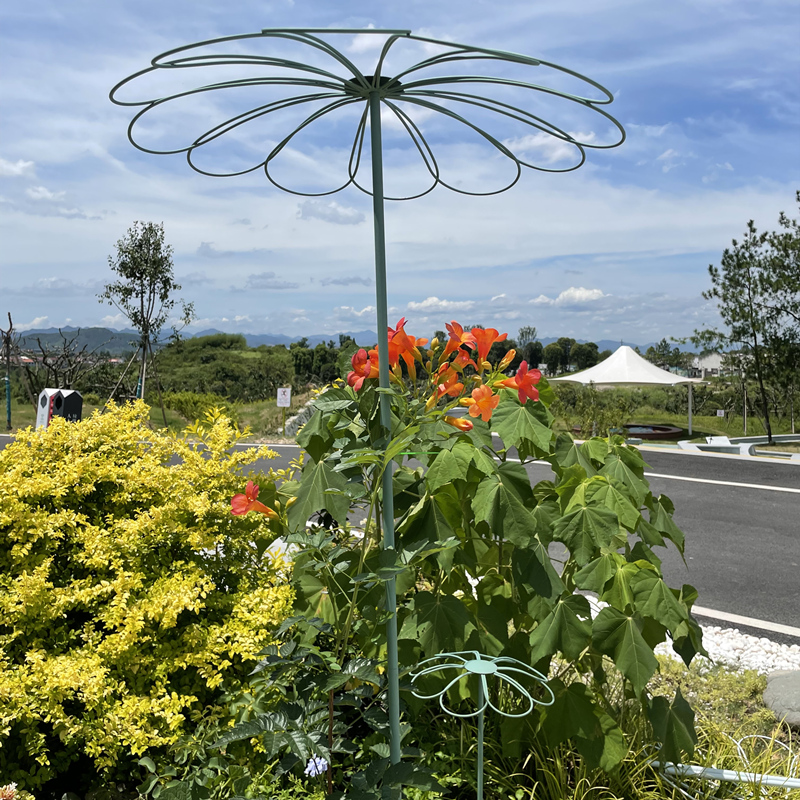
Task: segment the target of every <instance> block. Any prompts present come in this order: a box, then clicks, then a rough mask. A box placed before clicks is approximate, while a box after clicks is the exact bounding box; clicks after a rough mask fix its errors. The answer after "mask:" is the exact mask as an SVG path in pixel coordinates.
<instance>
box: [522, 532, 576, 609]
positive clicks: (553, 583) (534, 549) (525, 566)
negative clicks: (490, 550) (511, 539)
mask: <svg viewBox="0 0 800 800" xmlns="http://www.w3.org/2000/svg"><path fill="white" fill-rule="evenodd" d="M511 573H512V575H513V576H514V583H515V584H516V586H517V588H519V589H520V590H521V591H522V592H523V593H524V595H526V596H528V597H529V596H530V595H531V594H535V595H538V596H540V597H544V598H546V599H547V600H549V601H550V602H553V601H554V600H555V599H556V598H557V597H559V596H560V595H561V593H562V592H563V591H564V584H563V583H562V581H561V578H560V577H559V575H558V573H557V572H556V570H555V568H554V567H553V564H552V562H551V561H550V556H549V555H548V553H547V548H546V547H545V546H544V545H543V544H542V543H541V542H540V541H539V540H538V539H536V538H534V539H532V540H531V542H530V544H529V545H528V546H527V547H515V548H514V551H513V553H512V554H511Z"/></svg>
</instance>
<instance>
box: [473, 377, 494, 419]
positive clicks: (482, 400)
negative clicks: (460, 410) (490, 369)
mask: <svg viewBox="0 0 800 800" xmlns="http://www.w3.org/2000/svg"><path fill="white" fill-rule="evenodd" d="M499 402H500V397H499V396H498V395H496V394H493V393H492V390H491V389H490V388H489V387H488V386H486V385H485V384H484V385H483V386H479V387H478V388H477V389H473V390H472V403H471V405H470V407H469V415H470V416H471V417H478V416H479V417H480V418H481V419H482V420H483V421H484V422H488V421H489V420H490V419H491V417H492V411H494V410H495V409H496V408H497V404H498V403H499Z"/></svg>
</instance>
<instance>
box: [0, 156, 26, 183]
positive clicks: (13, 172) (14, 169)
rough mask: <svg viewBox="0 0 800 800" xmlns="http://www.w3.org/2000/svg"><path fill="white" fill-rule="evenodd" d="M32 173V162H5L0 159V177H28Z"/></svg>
mask: <svg viewBox="0 0 800 800" xmlns="http://www.w3.org/2000/svg"><path fill="white" fill-rule="evenodd" d="M32 173H33V161H23V160H22V159H20V160H19V161H6V160H5V159H4V158H0V175H3V176H5V177H7V178H16V177H19V176H20V175H30V174H32Z"/></svg>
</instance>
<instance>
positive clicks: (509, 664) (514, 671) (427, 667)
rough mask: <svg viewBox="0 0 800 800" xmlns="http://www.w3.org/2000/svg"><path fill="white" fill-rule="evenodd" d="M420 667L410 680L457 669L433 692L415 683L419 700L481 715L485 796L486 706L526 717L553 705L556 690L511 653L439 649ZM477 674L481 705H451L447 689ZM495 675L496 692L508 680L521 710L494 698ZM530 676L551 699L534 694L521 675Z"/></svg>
mask: <svg viewBox="0 0 800 800" xmlns="http://www.w3.org/2000/svg"><path fill="white" fill-rule="evenodd" d="M417 669H418V670H419V671H417V672H412V673H411V684H412V686H413V685H414V684H416V682H417V681H418V680H420V679H421V678H425V677H426V676H428V675H433V674H436V673H450V674H452V672H453V671H455V673H456V674H455V676H453V677H451V678H450V680H449V681H448V682H447V683H446V684H445V686H444V687H443V688H441V689H439V690H438V691H436V692H434V693H433V694H423V693H421V692H419V691H418V690H417V689H416V687H415V688H414V689H412V691H413V692H414V696H415V697H418V698H419V699H420V700H433V699H438V701H439V705H440V706H441V707H442V711H444V712H445V713H446V714H450V716H452V717H458V718H459V719H470V718H472V717H477V718H478V759H477V760H478V800H483V714H484V712H485V711H486V709H487V708H491V709H492V711H494V712H496V713H497V714H500V716H503V717H511V718H517V717H526V716H527V715H528V714H530V713H531V712H532V711H533V709H534V707H535V706H537V705H538V706H551V705H553V703H554V702H555V699H556V698H555V695H554V694H553V690H552V689H551V688H550V687H549V686H548V685H547V678H545V676H544V675H542V673H541V672H539V671H538V670H535V669H534V668H533V667H530V666H528V665H527V664H524V663H523V662H522V661H518V660H517V659H516V658H510V657H509V656H498V657H495V658H490V657H488V656H484V655H481V654H480V653H478V652H477V651H475V650H467V651H462V652H458V653H440V654H439V655H437V656H433V657H432V658H426V659H425V660H424V661H422V662H420V663H419V664H418V665H417ZM472 676H475V678H476V679H477V684H478V708H477V710H476V711H470V712H469V713H459V712H457V711H455V710H454V709H452V708H450V707H449V706H448V705H447V704H446V703H445V697H446V696H447V693H448V692H449V691H450V690H451V689H453V688H454V687H455V686H456V684H458V683H460V682H461V681H468V680H469V678H470V677H472ZM489 677H493V678H494V679H495V682H496V684H497V686H496V691H495V696H498V695H499V694H500V688H501V687H502V686H503V684H506V686H505V688H507V689H513V690H514V691H515V693H516V695H517V697H516V700H517V702H520V701H521V702H522V711H515V712H511V711H502V710H501V709H500V708H499V707H498V706H497V705H496V704H495V703H493V702H492V700H491V697H492V693H491V692H490V691H489V682H488V680H487V678H489ZM525 678H527V679H528V681H529V682H530V681H533V682H534V683H538V684H540V685H541V686H542V688H543V689H544V690H545V691H546V692H547V694H548V695H549V699H546V700H542V699H539V698H536V697H534V696H533V695H532V694H531V692H530V691H529V690H528V689H527V688H526V687H525V685H524V684H523V683H522V682H521V680H520V679H525Z"/></svg>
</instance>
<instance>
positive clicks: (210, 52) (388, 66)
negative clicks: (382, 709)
mask: <svg viewBox="0 0 800 800" xmlns="http://www.w3.org/2000/svg"><path fill="white" fill-rule="evenodd" d="M341 34H344V35H346V36H347V37H348V38H347V40H346V42H345V45H346V46H345V47H344V48H343V49H344V50H347V52H351V51H354V50H355V51H359V50H360V51H362V52H370V51H371V50H373V49H374V50H376V52H377V53H378V55H377V60H376V62H375V66H374V68H373V69H372V72H371V73H369V74H367V72H365V71H363V70H362V69H360V68H359V67H358V66H356V64H355V63H354V62H353V61H352V60H351V59H350V58H349V57H348V56H347V55H345V53H344V52H343V50H342V49H337V48H336V47H334V46H333V45H332V44H330V43H329V42H328V41H327V40H326V38H324V37H328V38H330V37H331V36H332V35H341ZM355 34H360V35H361V36H360V37H356V38H357V39H358V40H360V41H361V42H362V45H361V46H360V47H356V46H354V44H353V39H352V38H351V37H352V36H353V35H355ZM378 36H382V37H383V39H379V38H374V37H378ZM334 38H335V36H334ZM365 39H366V40H367V44H363V42H364V40H365ZM373 42H374V44H375V45H376V47H372V46H371V45H372V43H373ZM259 47H260V48H262V49H265V50H266V52H265V53H264V54H261V53H258V52H252V51H253V50H256V49H258V48H259ZM404 48H406V49H408V48H412V49H413V50H414V52H415V53H416V55H419V51H420V50H422V51H423V52H422V54H423V55H424V54H429V55H428V57H426V58H423V59H422V60H418V61H416V62H414V63H412V64H411V65H403V66H402V67H398V68H397V69H396V70H394V69H393V67H394V63H395V61H397V60H398V58H402V56H403V55H407V54H406V53H403V52H398V51H402V50H403V49H404ZM287 49H288V50H289V53H288V55H290V56H291V57H287ZM224 50H233V51H235V52H224ZM298 50H299V53H297V51H298ZM431 53H433V54H432V55H430V54H431ZM470 64H473V65H475V66H476V67H479V68H480V72H478V73H477V74H476V73H467V74H460V73H459V71H458V70H460V69H462V68H463V67H464V66H468V67H469V65H470ZM186 70H194V71H196V70H201V71H202V72H203V73H204V74H205V73H206V72H211V73H212V75H211V80H210V81H209V82H207V83H204V84H202V85H199V86H198V85H193V84H192V83H191V82H189V83H188V84H186V83H182V84H181V86H180V87H179V88H177V89H176V88H175V87H173V88H172V89H167V90H166V91H164V88H163V86H162V85H161V82H159V80H157V82H156V86H155V90H156V91H157V92H158V95H157V96H156V97H154V98H151V99H145V100H143V99H128V98H127V97H126V95H127V93H128V91H130V90H131V89H136V88H137V87H139V86H140V85H141V83H142V82H143V81H145V82H146V81H149V80H152V79H153V78H157V79H162V80H163V79H164V78H165V76H167V75H168V76H169V77H170V78H177V77H178V76H180V77H181V78H186V77H187V72H186ZM492 71H494V72H495V73H498V74H491V73H492ZM481 73H482V74H481ZM528 73H531V75H529V74H528ZM543 73H546V77H549V78H550V79H551V80H550V85H545V83H534V82H531V81H530V80H529V79H528V78H529V77H536V78H539V77H543ZM566 84H569V85H570V87H571V88H574V87H573V86H572V84H575V85H577V87H579V88H580V89H581V91H583V92H586V93H589V94H593V95H594V96H593V97H590V96H584V94H575V93H572V92H570V91H567V90H566V88H564V86H565V85H566ZM239 89H248V90H250V95H249V99H248V100H246V101H245V105H244V109H245V110H243V111H242V110H240V109H239V108H238V107H237V111H238V113H234V114H230V115H225V114H223V115H222V116H223V117H224V118H223V119H222V120H221V121H218V122H215V124H213V125H212V126H211V127H205V128H204V129H201V130H200V131H197V132H196V133H198V134H199V135H195V133H189V134H188V136H187V138H186V140H184V141H183V142H182V143H181V144H180V146H178V147H152V146H147V145H146V144H143V143H142V142H141V141H140V138H141V137H140V135H139V134H140V133H141V130H140V126H142V125H145V128H146V124H147V123H149V122H156V126H154V127H152V128H151V129H150V131H151V132H152V131H153V130H160V127H163V124H161V123H159V122H158V121H157V120H155V119H154V117H153V115H154V113H155V112H159V111H161V112H163V111H164V110H165V105H167V104H170V103H172V104H174V103H175V101H182V100H185V99H188V100H189V101H192V100H194V101H198V100H202V101H203V103H204V104H205V106H206V107H208V106H213V105H214V103H212V102H211V99H212V98H219V95H218V94H217V93H218V92H226V93H227V94H231V93H232V92H233V94H237V93H236V92H234V91H233V90H239ZM297 90H299V91H297ZM270 92H272V93H275V92H277V93H278V94H279V95H280V96H278V97H277V99H274V100H270V101H269V102H263V100H265V99H267V97H268V96H269V95H270ZM487 92H490V93H492V94H494V95H495V97H490V96H488V95H487ZM375 93H377V94H378V96H379V99H380V102H381V104H382V107H383V108H384V116H385V118H386V120H387V122H386V124H387V125H388V126H389V127H391V128H392V129H393V132H394V133H396V132H399V133H400V134H403V135H405V134H407V136H408V137H409V138H410V142H411V143H412V145H413V146H412V147H411V150H412V152H415V153H416V154H417V155H418V157H419V159H420V162H421V164H422V165H423V167H424V170H426V171H427V174H428V175H429V178H430V180H429V181H426V184H427V185H426V186H424V188H422V190H421V191H412V192H409V193H406V194H402V195H397V196H394V197H389V196H386V198H385V199H391V200H406V199H411V198H414V197H420V196H422V195H424V194H427V193H428V192H430V191H431V190H432V189H434V188H435V187H436V186H437V185H442V186H445V187H447V188H449V189H452V190H453V191H456V192H460V193H462V194H470V195H487V194H497V193H499V192H502V191H505V190H506V189H508V188H510V187H511V186H513V185H514V184H515V183H516V182H517V181H518V180H519V177H520V175H521V173H522V168H523V167H528V168H530V169H534V170H540V171H543V172H568V171H571V170H574V169H577V168H578V167H580V166H581V165H582V164H583V163H584V161H585V160H586V149H588V148H594V149H608V148H612V147H616V146H618V145H620V144H622V142H623V141H624V139H625V133H624V130H623V128H622V126H621V125H620V124H619V122H617V121H616V120H615V119H614V118H613V117H612V116H611V115H610V114H609V113H608V112H607V111H606V110H605V109H604V108H603V106H605V105H607V104H609V103H610V102H611V101H612V100H613V97H612V95H611V93H610V92H609V91H608V90H607V89H605V88H603V87H602V86H601V85H600V84H598V83H596V82H595V81H593V80H591V79H589V78H586V77H585V76H582V75H580V74H579V73H577V72H573V71H572V70H569V69H566V68H564V67H560V66H558V65H556V64H552V63H550V62H547V61H543V60H540V59H536V58H531V57H528V56H523V55H517V54H514V53H507V52H503V51H500V50H489V49H485V48H479V47H470V46H467V45H462V44H456V43H453V42H446V41H440V40H437V39H431V38H428V37H424V36H414V35H412V34H411V32H410V31H395V30H374V29H367V30H333V29H331V30H328V29H305V30H293V29H265V30H263V31H261V32H260V33H253V34H243V35H240V36H228V37H223V38H219V39H210V40H207V41H204V42H199V43H196V44H191V45H187V46H184V47H179V48H176V49H174V50H170V51H168V52H166V53H163V54H161V55H159V56H157V57H156V58H154V59H153V60H152V62H151V66H149V67H148V68H147V69H144V70H141V71H140V72H137V73H135V74H134V75H131V76H129V77H128V78H126V79H125V80H123V81H121V82H120V83H119V84H117V85H116V86H115V87H114V88H113V89H112V90H111V95H110V97H111V100H112V101H113V102H114V103H116V104H118V105H122V106H134V107H141V110H140V111H138V113H137V114H136V115H135V116H134V118H133V120H132V121H131V123H130V125H129V127H128V138H129V139H130V141H131V143H132V144H133V145H134V146H135V147H137V148H139V149H140V150H143V151H144V152H147V153H157V154H177V153H185V154H186V158H187V160H188V162H189V164H190V165H191V166H192V168H193V169H195V170H197V171H198V172H201V173H203V174H205V175H214V176H233V175H243V174H245V173H248V172H252V171H254V170H257V169H260V168H263V169H264V171H265V173H266V175H267V177H268V178H269V180H270V181H271V182H272V183H273V184H275V185H276V186H278V187H279V188H281V189H283V190H285V191H288V192H291V193H293V194H299V195H304V196H309V197H311V196H322V195H328V194H333V193H335V192H338V191H340V190H342V189H344V188H345V187H347V186H349V185H351V184H352V185H354V186H356V187H357V188H358V189H360V190H361V191H363V192H365V193H367V194H370V193H371V189H370V187H369V186H367V185H365V182H364V181H363V180H361V178H360V177H359V166H360V165H361V164H362V161H363V160H364V158H363V156H364V152H365V132H366V130H367V128H368V124H369V102H368V101H369V99H370V96H371V95H374V94H375ZM237 97H238V94H237ZM254 98H255V100H256V103H255V104H253V99H254ZM512 100H513V101H514V102H512ZM259 101H261V102H259ZM215 102H216V101H215ZM548 102H550V103H552V102H556V103H557V105H558V112H559V113H560V117H559V118H561V117H563V118H564V121H562V122H561V123H560V124H555V123H554V122H550V121H548V120H546V119H545V118H544V117H543V116H542V115H541V114H542V110H541V107H542V106H545V105H547V104H548ZM203 103H201V105H203ZM216 104H217V105H221V104H220V103H219V102H216ZM564 104H566V105H564ZM303 109H305V110H303ZM359 109H360V110H361V114H360V118H359V117H358V114H357V113H356V114H355V115H354V117H353V119H354V121H355V120H356V119H358V121H357V122H356V124H355V135H354V137H353V138H352V143H351V144H350V145H349V151H350V154H349V161H348V165H347V178H346V180H344V182H343V183H339V184H338V185H335V186H334V187H333V188H330V189H326V190H324V191H302V190H299V189H298V188H296V187H291V186H286V185H284V184H283V183H282V182H279V180H278V178H276V176H275V174H274V172H275V169H274V168H275V164H276V159H278V157H279V156H281V154H283V157H284V158H289V159H290V160H291V159H292V158H294V159H295V160H299V159H301V156H299V155H298V153H297V152H296V150H295V147H296V143H297V141H298V137H299V136H301V135H308V129H309V126H314V123H317V122H322V123H325V125H326V133H327V134H329V133H330V130H331V128H332V126H333V125H334V124H335V119H336V117H338V116H341V115H342V114H343V113H344V114H352V112H353V111H354V110H355V111H356V112H358V110H359ZM298 110H300V111H302V114H301V115H300V116H299V117H298V116H297V112H298ZM309 111H310V113H308V112H309ZM576 111H579V112H585V111H589V112H593V116H592V119H595V120H596V119H598V116H597V115H600V116H601V117H602V118H603V119H604V125H605V126H606V127H607V128H608V129H609V130H610V131H611V135H610V138H609V140H608V141H603V140H602V137H600V136H598V135H597V134H596V133H595V132H594V131H590V132H589V133H572V132H570V131H569V130H568V128H569V127H574V128H577V127H580V128H581V129H584V128H583V126H585V124H586V122H585V120H581V121H579V120H578V119H577V118H576V117H575V112H576ZM213 112H215V113H218V112H219V109H218V108H214V109H213ZM280 112H283V113H280ZM536 112H538V113H536ZM192 116H193V118H194V119H203V120H204V123H205V126H207V125H208V117H209V114H207V113H204V114H198V113H197V109H195V112H194V114H193V115H190V119H189V122H188V124H181V125H179V126H177V127H178V128H179V130H180V135H182V136H183V135H186V134H185V132H186V130H187V129H189V128H191V122H192V118H191V117H192ZM278 117H280V118H281V119H282V122H280V123H276V120H275V118H278ZM443 118H444V119H445V120H446V121H447V123H448V124H449V123H453V122H454V123H457V124H458V125H460V126H462V128H463V126H466V128H463V130H464V131H465V133H467V134H470V136H471V137H472V138H473V139H476V140H477V141H478V142H479V143H482V144H484V145H488V146H489V147H490V148H491V149H492V151H493V152H494V154H495V156H498V157H500V158H501V160H506V161H507V163H509V164H510V165H511V169H510V170H509V174H510V177H509V178H508V179H507V180H506V181H505V182H504V183H503V185H502V186H500V188H491V189H490V190H488V191H471V190H468V189H465V188H463V186H460V185H458V183H459V182H458V181H454V180H452V179H450V180H449V181H448V180H446V179H445V177H443V176H442V174H441V168H440V166H441V165H440V162H439V161H437V157H436V155H435V154H434V152H433V148H432V146H431V143H430V141H429V139H430V138H431V135H430V133H429V132H428V131H427V128H429V127H430V128H436V126H437V124H438V125H439V126H440V128H441V126H442V125H443V124H444V121H443ZM437 120H438V123H437ZM255 122H261V123H267V122H269V123H272V124H273V125H274V126H275V127H273V128H271V129H270V130H271V131H277V132H276V133H273V135H267V136H264V135H263V132H260V134H261V135H260V138H259V139H258V140H257V142H254V143H251V144H250V149H252V150H254V151H255V152H257V153H258V155H257V156H256V158H255V159H254V160H255V163H249V164H248V163H246V162H245V164H244V165H243V166H242V168H241V169H224V170H218V169H215V170H211V169H209V168H206V167H202V166H200V165H199V164H198V159H199V152H198V151H200V150H201V148H207V149H208V148H209V145H212V146H213V144H214V143H216V142H217V140H219V139H220V138H221V137H226V138H227V139H228V140H230V139H237V140H238V143H239V144H241V142H242V140H243V139H246V138H247V136H246V134H245V131H246V129H247V126H252V125H253V123H255ZM199 124H202V123H199ZM493 126H498V127H497V132H495V133H493V132H492V130H493V129H494V128H493ZM423 129H425V132H424V130H423ZM509 129H513V130H514V131H516V132H517V133H518V134H519V135H518V136H516V137H515V138H508V132H509ZM351 130H352V129H351ZM144 133H145V134H146V133H147V130H145V131H144ZM433 136H434V138H435V137H436V132H434V134H433ZM503 137H505V138H503ZM145 138H146V136H145ZM328 138H329V137H328ZM441 138H442V140H443V141H447V142H450V143H452V139H450V138H447V137H441ZM293 151H294V152H293ZM531 152H533V153H534V154H535V155H536V156H537V158H536V159H535V160H534V159H533V158H531V156H529V155H528V153H531ZM571 153H574V157H572V160H571V161H570V162H569V163H567V164H563V163H562V162H563V161H564V159H565V158H568V157H570V154H571ZM251 157H252V156H251ZM319 161H320V163H321V164H322V166H323V167H324V168H325V169H327V168H328V167H329V164H327V163H326V158H325V156H324V155H322V156H321V157H320V159H319ZM321 171H324V170H321ZM494 172H497V170H496V168H493V173H494Z"/></svg>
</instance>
